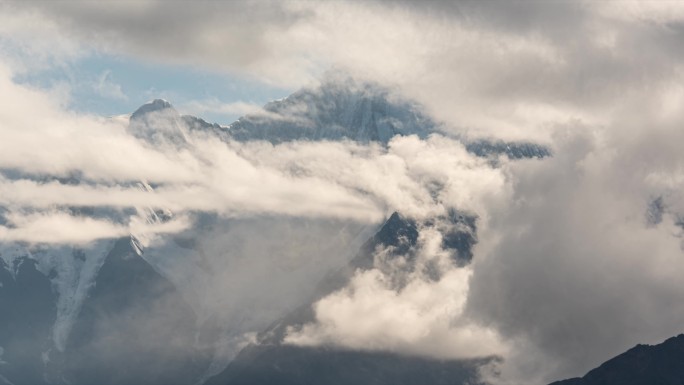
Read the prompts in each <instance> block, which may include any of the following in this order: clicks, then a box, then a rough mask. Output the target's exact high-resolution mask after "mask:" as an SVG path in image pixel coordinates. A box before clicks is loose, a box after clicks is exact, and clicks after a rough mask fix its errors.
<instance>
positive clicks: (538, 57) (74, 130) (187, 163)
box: [0, 1, 684, 384]
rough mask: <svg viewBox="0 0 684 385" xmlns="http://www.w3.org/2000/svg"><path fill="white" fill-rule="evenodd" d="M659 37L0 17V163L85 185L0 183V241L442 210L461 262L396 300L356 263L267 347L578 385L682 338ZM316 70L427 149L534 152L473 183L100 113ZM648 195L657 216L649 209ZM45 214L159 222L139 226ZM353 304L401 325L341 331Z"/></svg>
mask: <svg viewBox="0 0 684 385" xmlns="http://www.w3.org/2000/svg"><path fill="white" fill-rule="evenodd" d="M682 42H684V5H682V4H681V3H680V2H676V1H671V2H670V1H644V2H636V1H604V2H589V1H586V2H584V1H548V2H543V1H453V2H427V3H425V2H420V3H417V2H416V3H413V2H410V1H403V2H402V1H400V2H385V1H359V2H353V1H334V2H320V3H319V2H312V1H305V2H304V1H303V2H280V1H278V2H275V1H274V2H269V1H258V2H250V3H247V2H239V1H225V2H223V1H202V2H184V1H168V2H167V1H135V2H134V1H125V2H114V1H111V2H110V1H106V2H86V1H82V2H77V1H56V2H48V1H46V2H42V1H41V2H33V1H26V2H19V1H16V2H12V1H4V2H0V169H3V170H7V169H12V170H20V171H21V172H24V173H28V174H32V175H56V176H73V175H75V174H77V175H79V176H81V177H83V178H85V179H87V180H88V181H90V182H91V183H90V184H88V185H87V186H83V185H79V186H75V185H64V184H61V183H58V182H50V183H38V182H35V180H34V181H31V180H25V179H19V180H17V179H16V178H10V177H9V176H7V175H4V176H3V175H0V205H1V206H2V207H3V213H4V214H3V218H4V219H3V221H4V222H0V239H1V240H4V241H5V242H10V241H28V242H38V243H45V242H47V243H55V244H64V243H67V244H87V243H88V242H92V241H93V240H97V239H101V238H105V237H115V236H121V235H125V234H127V233H129V232H131V231H133V232H144V233H150V234H159V235H160V236H162V237H163V234H167V233H174V232H177V231H182V230H183V229H186V228H188V227H189V226H191V225H192V223H191V218H190V217H189V216H187V215H185V213H189V212H193V211H198V210H200V211H208V212H214V213H217V214H218V215H220V216H224V217H230V218H249V217H253V216H257V215H276V216H285V217H291V218H310V219H311V218H313V219H315V220H320V219H325V220H328V219H331V220H332V219H334V220H343V221H351V222H354V223H357V224H358V223H361V224H364V225H368V226H375V225H378V224H379V223H381V222H382V220H383V219H384V218H386V216H387V215H388V214H389V213H391V212H392V211H394V210H400V211H402V212H403V213H405V214H406V215H409V216H411V217H414V218H417V219H425V218H429V217H432V216H435V215H440V214H443V213H444V212H445V210H447V209H449V208H451V207H456V208H459V209H462V210H465V211H468V212H471V213H474V214H476V215H478V217H479V218H480V219H479V222H478V224H479V234H478V237H479V243H478V245H477V246H476V249H475V258H474V262H473V264H472V266H469V267H467V268H453V269H448V271H447V272H446V274H445V275H444V277H443V278H442V279H441V280H440V281H438V282H430V281H425V279H424V277H420V276H415V277H410V282H411V284H410V285H409V286H408V287H409V288H411V290H406V291H402V292H401V293H398V292H395V291H394V289H393V288H392V287H391V285H389V284H388V282H387V280H386V279H384V278H382V277H381V276H374V274H376V275H377V274H381V273H380V272H379V271H378V270H372V271H370V272H367V273H363V274H359V275H358V276H355V277H354V279H353V280H352V282H351V283H350V287H348V288H345V289H343V290H341V291H339V292H337V293H334V294H332V295H331V296H329V297H326V298H324V299H323V300H321V302H319V303H318V304H317V305H316V311H317V313H316V314H317V322H314V323H312V324H309V325H307V326H306V327H305V328H303V329H302V330H300V331H296V332H293V333H292V334H291V335H290V336H289V337H288V338H289V341H290V342H291V343H297V344H304V345H316V344H321V343H334V344H339V345H341V346H344V347H347V348H352V349H384V350H390V351H397V352H402V353H406V354H418V355H427V356H436V357H440V358H443V357H448V358H463V357H472V356H480V355H486V354H499V355H502V356H503V357H504V358H505V361H504V363H503V366H502V368H501V370H502V376H501V377H499V378H496V379H491V380H492V381H496V382H501V383H508V384H517V383H533V384H534V383H544V382H545V381H550V380H554V379H560V378H563V377H568V376H578V375H582V374H584V372H586V371H587V370H588V369H590V368H592V367H595V366H597V365H598V364H600V363H601V362H602V361H604V360H605V359H608V358H610V357H611V356H613V355H615V354H617V353H620V352H622V351H624V350H626V349H627V348H629V347H631V346H633V345H635V344H637V343H657V342H660V341H662V340H663V339H665V338H667V337H669V336H672V335H675V334H678V333H680V332H682V331H684V329H683V328H682V326H681V325H684V306H682V304H681V303H679V301H681V299H682V298H684V281H682V280H681V277H680V274H679V272H681V271H683V270H682V269H684V253H683V252H682V227H681V224H679V225H678V223H681V220H682V215H684V199H683V198H684V197H683V196H682V191H684V190H683V189H682V188H683V187H684V151H682V149H681V143H684V129H682V127H681V122H682V121H684V120H683V118H684V108H683V107H684V86H682V84H683V83H682V80H684V78H683V77H684V71H683V70H684V68H682V65H681V63H682V62H683V61H682V59H683V56H684V44H683V43H682ZM330 69H339V70H342V71H345V72H347V73H349V74H350V75H351V76H353V77H356V78H358V79H370V80H372V81H374V82H378V83H380V84H383V85H386V86H388V87H390V88H391V89H392V90H395V91H396V92H397V93H398V94H399V95H400V96H402V97H404V98H410V99H412V100H415V101H417V102H418V103H420V104H422V105H423V106H424V108H425V110H426V113H428V114H429V115H431V116H432V117H433V118H434V119H435V120H437V121H440V122H444V127H446V130H447V131H449V132H451V133H458V134H460V135H467V136H470V137H495V138H502V139H506V140H530V141H535V142H539V143H543V144H546V145H548V146H549V147H550V148H551V149H552V151H553V156H552V157H551V158H547V159H544V160H523V161H517V162H513V161H507V160H505V159H502V160H501V162H499V163H498V164H497V165H493V164H492V163H491V162H488V161H486V160H482V159H478V158H475V157H474V156H472V155H471V154H468V153H467V152H466V151H465V149H464V148H463V146H462V145H461V144H460V143H459V142H458V141H455V140H453V139H450V138H448V137H445V136H440V135H437V136H433V137H431V138H429V139H426V140H420V139H418V138H415V137H409V138H395V140H393V141H392V142H391V143H390V145H389V147H388V148H382V147H380V146H364V145H359V144H353V143H347V142H344V143H308V144H307V143H293V144H286V145H280V146H276V147H273V146H271V145H267V144H263V143H261V144H260V143H252V144H237V143H230V144H228V145H226V144H225V143H222V142H219V141H218V140H216V139H212V138H208V137H193V138H190V139H191V141H192V147H191V148H183V149H179V148H176V147H173V146H170V145H162V146H156V147H154V146H150V145H149V143H148V144H146V143H142V142H141V141H139V140H137V139H136V138H134V137H133V136H131V135H130V134H129V133H128V132H127V131H126V127H125V124H124V123H122V121H120V120H116V119H108V118H107V117H109V116H112V115H120V114H127V113H131V112H132V111H133V110H135V109H136V108H137V107H138V106H139V105H140V104H142V103H143V102H145V101H147V100H149V99H153V98H156V97H164V98H167V99H169V100H170V101H171V102H172V103H174V105H175V106H176V107H177V108H178V109H179V110H180V111H181V112H183V113H193V114H196V115H198V116H201V117H204V118H206V119H207V120H211V121H217V122H219V123H222V124H228V123H230V122H231V121H233V120H234V119H236V118H237V117H239V116H241V115H243V114H245V113H247V112H253V111H257V110H258V109H259V106H261V105H263V104H264V103H265V102H267V101H269V100H272V99H276V98H281V97H284V96H286V95H288V94H290V93H291V92H293V91H294V90H296V89H298V88H300V87H304V86H315V85H316V83H317V81H318V80H319V79H320V78H321V76H323V74H324V73H325V72H326V71H328V70H330ZM193 148H194V149H195V150H193ZM197 149H201V151H197ZM121 154H126V156H121ZM295 168H296V169H298V170H300V171H301V170H303V171H302V172H301V173H299V174H297V175H294V174H293V172H292V170H293V169H295ZM139 180H145V181H148V182H150V183H153V184H158V185H160V186H161V187H160V188H159V189H158V190H157V191H155V193H154V194H150V193H148V192H146V191H144V189H141V188H140V187H139V186H135V185H134V184H131V182H132V181H139ZM435 181H438V182H439V183H442V184H443V185H444V186H445V187H444V190H443V191H441V192H440V194H441V195H440V199H439V200H438V201H436V200H435V199H434V197H433V196H432V195H431V190H430V188H431V187H430V186H432V185H431V183H433V182H435ZM235 186H240V187H239V188H237V189H236V188H235ZM657 198H660V199H661V202H662V208H663V210H661V211H662V212H659V213H657V215H655V216H654V214H653V213H652V212H651V214H650V215H649V207H653V206H652V205H651V203H652V202H653V201H654V200H655V199H657ZM65 205H83V206H97V207H103V208H107V209H108V210H111V209H114V210H120V209H123V208H130V207H139V206H159V207H167V208H170V209H171V210H173V211H174V212H176V213H178V216H177V217H176V219H174V221H172V222H170V223H167V224H165V225H164V226H162V227H159V226H157V227H155V226H151V225H142V224H141V223H139V222H136V221H134V220H132V221H130V222H116V223H115V222H113V221H109V220H106V219H103V218H85V219H84V218H83V217H75V216H72V215H71V214H70V213H68V212H65V211H62V210H60V207H63V206H65ZM654 218H655V219H654ZM423 230H424V231H421V238H420V239H421V241H420V246H419V252H420V255H423V256H424V260H425V261H426V263H427V261H429V260H435V259H437V260H441V259H440V258H442V257H443V253H444V251H443V250H440V249H439V247H438V246H435V245H438V244H439V242H438V240H439V235H438V234H435V233H433V232H431V231H430V230H429V229H423ZM284 285H285V284H284ZM445 298H446V299H445ZM378 308H381V309H382V310H381V311H380V313H382V314H396V313H398V312H401V313H402V314H408V316H407V318H405V319H400V320H397V319H396V317H395V319H391V318H383V317H381V316H380V315H378V317H377V318H371V319H369V320H368V324H367V325H366V327H365V328H363V329H358V328H352V327H350V325H351V324H352V323H353V322H355V320H357V319H358V317H359V314H366V313H367V312H368V309H378ZM431 309H446V310H445V312H441V313H439V314H437V313H436V312H431V311H430V310H431ZM445 314H446V316H445ZM407 320H410V322H409V321H407ZM406 322H408V324H406ZM407 329H410V330H411V331H412V333H407V332H406V330H407Z"/></svg>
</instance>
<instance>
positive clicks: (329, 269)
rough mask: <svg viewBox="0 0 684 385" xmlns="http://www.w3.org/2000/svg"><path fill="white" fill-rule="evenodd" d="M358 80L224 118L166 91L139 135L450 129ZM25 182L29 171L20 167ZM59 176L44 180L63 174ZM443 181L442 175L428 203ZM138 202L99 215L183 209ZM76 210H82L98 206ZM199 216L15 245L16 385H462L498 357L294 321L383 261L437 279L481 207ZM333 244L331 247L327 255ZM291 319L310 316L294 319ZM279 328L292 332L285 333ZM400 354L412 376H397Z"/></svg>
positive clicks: (377, 138)
mask: <svg viewBox="0 0 684 385" xmlns="http://www.w3.org/2000/svg"><path fill="white" fill-rule="evenodd" d="M350 82H351V80H350V79H348V78H346V79H345V80H344V82H342V83H339V82H333V81H328V82H327V83H326V82H324V83H322V84H321V85H320V86H319V88H316V89H305V90H302V91H299V92H297V93H295V94H294V95H292V96H290V97H288V98H285V99H283V100H280V101H276V102H272V103H270V104H268V105H266V107H265V108H264V111H265V112H264V114H263V115H259V116H247V117H245V118H241V119H240V120H238V121H237V122H235V123H233V124H232V125H230V126H227V127H225V126H220V125H218V124H209V123H207V122H205V121H204V120H202V119H200V118H196V117H193V116H188V115H186V116H181V115H180V114H179V113H178V112H177V111H176V110H175V109H174V108H173V106H172V105H171V104H170V103H169V102H168V101H165V100H161V99H155V100H153V101H151V102H149V103H147V104H145V105H143V106H141V107H140V108H139V109H137V110H136V111H135V112H134V113H133V114H131V116H130V120H129V123H128V127H127V132H128V133H129V134H130V135H132V136H134V137H135V138H136V139H137V140H139V141H141V142H142V143H144V144H145V145H147V146H152V147H154V148H171V149H174V150H176V151H190V152H195V151H199V152H201V151H202V148H201V147H200V146H197V144H196V143H195V142H193V137H194V136H196V135H199V136H200V137H202V138H205V137H207V136H209V137H214V138H218V139H220V140H222V141H226V142H233V141H238V142H252V141H259V140H263V139H266V140H268V141H270V142H272V143H281V142H284V141H302V140H303V141H312V142H315V141H328V142H329V141H347V140H353V141H356V142H358V143H360V144H363V145H368V144H369V143H372V142H376V143H379V144H381V145H383V146H387V145H391V139H392V138H393V137H394V136H396V135H399V136H402V135H418V138H421V139H426V138H427V136H428V135H429V134H431V133H438V132H439V131H438V129H437V125H436V124H435V123H433V122H432V121H431V120H430V119H428V118H427V117H425V116H423V115H422V114H421V113H420V112H419V111H420V110H419V107H418V106H417V105H414V104H411V103H409V102H406V101H394V100H393V99H392V97H391V96H390V94H389V92H388V91H386V90H384V89H382V88H381V87H379V86H375V85H371V84H362V85H360V84H357V83H353V82H352V83H350ZM478 145H479V146H481V147H482V146H489V147H487V148H489V149H488V150H487V152H481V153H478V154H477V155H478V156H498V155H500V154H508V152H507V151H510V149H511V148H517V147H516V146H518V145H517V144H511V145H508V146H506V147H504V146H498V147H497V146H496V145H490V144H489V143H488V142H484V141H480V142H478ZM522 146H527V147H530V146H536V147H534V148H537V149H538V151H537V152H534V153H529V154H526V155H528V156H529V157H533V158H535V157H542V156H547V155H548V154H549V153H548V150H546V149H545V148H544V147H543V146H539V145H534V144H522ZM481 147H477V148H481ZM470 148H471V151H477V150H472V148H473V147H472V146H471V147H470ZM513 157H514V158H518V157H520V156H519V154H518V155H513ZM24 178H31V176H30V175H26V176H24V175H17V176H16V177H15V179H17V180H23V179H24ZM52 180H53V179H50V178H48V179H46V180H45V182H42V183H55V182H53V181H52ZM56 183H58V184H59V186H64V185H65V184H64V183H63V182H61V181H58V182H56ZM69 185H73V186H76V187H87V186H92V185H93V181H90V180H89V179H88V178H87V177H86V178H79V177H72V179H71V180H70V182H69ZM130 185H131V187H134V188H136V189H138V190H139V191H141V192H143V193H146V194H155V190H157V189H163V188H164V184H157V186H156V187H153V185H151V184H148V183H145V182H140V183H134V182H131V183H130ZM443 189H444V187H442V186H439V185H431V186H430V191H431V192H430V193H431V194H433V198H431V199H437V198H438V196H439V194H440V191H441V190H443ZM131 206H132V207H135V210H134V211H132V212H130V211H129V212H128V214H126V211H124V212H116V211H107V210H104V211H102V210H100V214H99V217H100V218H104V219H106V220H111V221H117V220H121V219H122V214H123V218H125V216H126V215H131V216H132V217H133V218H139V219H138V220H142V221H144V222H146V223H148V224H151V225H155V224H156V225H163V224H164V223H170V222H172V221H173V220H174V218H175V216H176V214H175V213H174V210H169V209H168V208H164V207H154V206H147V207H145V206H142V207H141V206H139V205H137V204H131ZM73 209H74V210H76V211H74V212H75V213H77V215H84V216H88V215H92V214H93V213H94V212H93V211H88V210H85V211H84V210H81V209H78V206H73ZM191 215H192V217H193V222H194V223H193V225H192V226H191V227H188V228H186V229H184V230H182V231H180V232H178V233H176V234H170V235H169V236H165V235H160V236H156V238H154V236H153V237H152V238H151V237H150V235H149V234H148V233H146V231H144V230H142V231H140V232H135V233H131V234H130V235H129V236H124V237H120V238H115V237H114V238H107V239H103V240H99V241H97V242H95V243H91V244H88V245H85V246H68V245H56V246H50V245H49V244H45V245H43V246H40V247H35V246H32V245H31V244H27V243H24V242H13V243H5V244H4V246H3V252H2V254H0V258H2V260H3V274H4V275H3V285H2V287H0V293H2V298H3V302H2V308H3V309H6V310H7V311H3V312H2V314H3V315H2V316H0V319H1V320H2V322H3V325H5V327H4V328H3V329H4V330H7V331H11V332H8V334H7V335H6V336H5V337H3V340H2V342H0V346H2V347H3V366H2V367H1V371H0V373H2V375H3V378H4V379H5V381H9V382H11V383H13V384H33V383H46V384H47V383H71V384H88V383H93V382H98V383H102V381H104V380H103V378H106V379H107V380H106V381H108V382H107V383H111V384H122V383H146V384H157V383H158V384H171V383H174V384H176V383H177V384H184V383H187V384H189V383H203V382H204V381H207V380H209V379H211V380H210V382H209V383H223V382H225V383H233V382H231V381H238V382H240V383H243V382H244V381H247V382H250V381H252V382H255V383H259V382H260V381H263V380H264V378H266V377H269V376H270V377H269V378H270V379H269V380H268V381H269V382H270V383H288V381H294V382H295V383H298V382H301V381H304V382H307V381H319V380H320V377H319V376H318V374H317V373H318V371H317V370H314V371H312V372H310V373H308V370H309V369H310V368H312V367H318V366H319V364H322V363H325V365H328V366H329V368H330V369H329V370H331V371H332V372H330V374H329V375H332V377H331V378H337V379H336V381H342V382H344V381H348V380H351V379H352V378H356V380H359V381H380V382H381V383H390V382H392V383H396V381H398V380H399V379H402V381H408V383H410V382H411V381H413V380H411V378H414V379H415V378H424V379H425V381H429V382H431V383H451V381H454V380H455V379H456V378H460V379H462V380H458V381H460V382H465V381H475V380H476V379H477V368H478V366H480V365H483V364H485V363H486V362H487V361H488V360H490V359H491V358H490V357H481V358H477V357H474V358H468V359H452V360H449V361H443V362H438V361H432V360H431V359H430V358H425V357H424V356H423V355H421V354H418V355H414V358H411V357H412V356H411V355H408V356H406V355H403V354H401V355H397V354H394V353H388V352H383V351H382V349H381V350H380V351H378V352H373V351H368V352H364V353H354V352H353V350H349V348H345V347H343V346H341V347H338V348H325V349H324V350H320V348H317V347H307V346H302V347H297V346H296V345H292V344H291V343H286V342H285V339H286V337H287V334H288V333H289V331H286V328H298V329H300V330H301V328H302V327H303V326H304V325H305V323H311V322H315V321H316V319H315V317H314V314H313V313H312V309H313V306H314V303H315V302H316V301H317V300H320V299H322V298H325V297H326V296H328V295H330V294H333V293H334V292H336V291H337V290H341V289H343V288H344V287H346V286H347V285H348V284H349V282H350V280H352V279H353V277H354V275H355V274H356V273H357V272H364V271H376V270H375V269H380V270H378V271H381V272H382V274H383V275H384V276H386V277H387V278H388V279H389V280H390V281H391V288H392V290H401V289H402V288H404V287H406V285H408V284H410V283H411V281H412V280H414V279H415V277H414V275H416V274H419V275H421V276H424V277H425V279H427V280H429V281H434V282H438V281H440V279H441V278H442V276H443V274H445V271H448V270H450V269H453V268H458V267H459V266H465V265H467V264H468V263H470V261H471V259H472V258H473V252H472V249H471V248H472V246H473V245H474V244H475V243H476V242H477V233H476V231H477V230H476V221H477V217H476V216H474V215H473V214H469V213H467V212H466V213H459V212H458V211H456V209H455V208H452V209H450V210H449V211H448V212H447V213H445V214H444V215H436V216H429V217H423V218H419V219H413V218H411V217H405V216H403V215H401V214H399V213H397V212H394V213H393V214H391V215H390V216H389V219H388V220H387V221H386V222H385V223H384V224H382V223H380V224H378V223H373V222H371V223H363V222H359V221H357V220H353V219H352V220H337V219H325V218H310V219H305V218H304V219H297V218H287V217H281V216H277V215H276V216H271V215H263V216H260V217H256V218H221V217H217V216H216V215H212V214H211V213H209V212H204V213H203V212H202V210H201V209H200V210H194V211H193V213H192V214H191ZM378 226H379V227H378ZM419 231H420V232H423V231H429V232H435V234H437V236H439V238H440V239H441V244H440V245H439V246H438V247H439V248H440V249H443V250H444V253H445V255H444V257H445V258H446V259H444V260H440V258H441V257H431V258H433V259H429V260H425V259H424V257H423V256H421V255H420V253H421V248H422V245H420V244H419V243H420V242H419ZM152 239H153V241H152ZM293 246H294V248H292V247H293ZM381 252H382V253H386V256H385V257H382V260H380V259H378V258H380V256H379V254H377V253H381ZM376 254H377V255H376ZM321 255H325V256H326V258H325V259H324V260H321ZM354 255H356V256H355V257H354ZM352 257H353V258H352ZM445 263H446V265H445ZM397 264H398V265H397ZM283 274H286V275H287V277H283V278H282V279H281V281H282V282H281V283H280V284H279V283H278V279H274V278H275V276H277V275H283ZM298 277H299V278H298ZM265 281H268V282H269V285H268V286H267V287H264V286H263V283H264V282H265ZM293 282H298V284H297V285H296V286H293V285H292V283H293ZM279 285H280V286H281V288H280V289H278V286H279ZM41 288H42V289H41ZM41 290H42V291H41ZM226 291H227V292H226ZM39 298H40V299H39ZM217 301H218V302H217ZM245 306H248V308H246V307H245ZM249 308H251V309H253V310H249ZM19 309H24V310H19ZM27 319H35V321H32V322H33V323H27V322H26V320H27ZM290 319H297V320H298V322H297V323H293V324H289V323H288V322H287V321H283V320H290ZM32 325H41V326H40V329H37V326H32ZM269 325H271V326H269ZM273 325H277V326H275V329H274V326H273ZM22 330H25V331H22ZM250 333H251V335H253V337H249V335H250ZM274 333H276V334H274ZM275 335H278V336H279V337H277V338H276V339H273V338H275V337H274V336H275ZM266 336H271V337H266ZM29 340H31V341H35V342H33V345H32V346H34V347H33V348H32V349H33V350H26V347H27V346H28V345H27V343H28V341H29ZM245 349H246V350H245ZM293 349H294V350H293ZM261 351H263V353H261ZM256 352H259V353H256ZM293 352H297V353H296V354H295V356H292V354H293ZM323 352H328V353H323ZM328 354H329V355H330V356H328ZM247 357H250V358H247ZM294 357H298V358H297V359H294ZM282 359H287V360H288V362H289V363H288V364H287V365H288V367H289V369H287V370H290V371H293V372H292V373H293V374H292V375H293V376H295V377H292V378H290V379H288V378H289V377H287V376H284V375H276V374H268V371H269V370H272V369H269V368H273V367H274V365H280V364H277V362H280V360H282ZM264 360H265V361H264ZM274 360H275V361H274ZM360 361H362V362H366V363H367V364H366V365H370V366H368V367H367V369H364V370H365V371H366V374H363V375H362V374H360V373H358V374H355V375H354V376H355V377H350V378H347V379H345V378H346V377H343V376H341V375H342V373H354V372H356V371H357V370H358V368H357V363H358V362H360ZM231 362H233V363H231ZM227 365H228V367H226V366H227ZM397 365H400V366H404V367H405V368H406V370H407V373H410V375H409V376H408V377H406V376H403V375H399V374H398V373H397V372H396V371H395V370H394V368H396V367H397ZM413 366H415V368H412V369H409V368H411V367H413ZM29 367H33V368H34V369H31V370H29V369H28V368H29ZM237 367H239V368H240V369H239V370H238V372H235V370H237V369H235V368H237ZM121 368H126V369H125V370H122V369H121ZM308 368H309V369H308ZM434 371H439V373H441V374H432V373H433V372H434ZM41 373H42V374H41ZM236 373H239V374H236ZM294 373H299V374H296V375H295V374H294ZM305 373H308V374H305ZM333 373H338V374H337V375H336V374H333ZM214 375H215V376H216V377H213V376H214ZM235 376H237V377H235ZM254 376H256V377H254ZM264 376H266V377H264ZM302 376H304V377H302ZM426 376H427V377H426ZM433 376H434V378H432V377H433ZM454 376H455V377H454ZM305 378H308V379H305ZM428 378H432V380H428Z"/></svg>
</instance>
